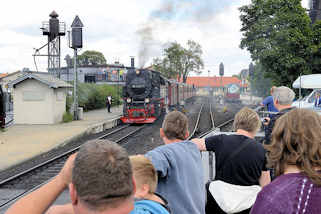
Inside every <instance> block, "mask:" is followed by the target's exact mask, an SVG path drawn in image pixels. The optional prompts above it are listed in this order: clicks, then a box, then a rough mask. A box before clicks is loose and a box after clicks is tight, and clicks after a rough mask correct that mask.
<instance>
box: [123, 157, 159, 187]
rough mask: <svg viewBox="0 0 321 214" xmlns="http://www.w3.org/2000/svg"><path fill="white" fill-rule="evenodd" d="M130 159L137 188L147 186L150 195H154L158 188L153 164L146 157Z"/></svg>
mask: <svg viewBox="0 0 321 214" xmlns="http://www.w3.org/2000/svg"><path fill="white" fill-rule="evenodd" d="M129 159H130V163H131V165H132V169H133V174H134V178H135V181H136V185H137V187H138V188H140V187H141V186H142V185H144V184H147V185H148V186H149V193H154V192H155V191H156V187H157V172H156V170H155V168H154V166H153V164H152V162H151V161H150V160H149V159H148V158H146V157H145V156H144V155H134V156H130V157H129Z"/></svg>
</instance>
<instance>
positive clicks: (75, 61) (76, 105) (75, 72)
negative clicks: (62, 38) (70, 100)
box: [74, 48, 78, 120]
mask: <svg viewBox="0 0 321 214" xmlns="http://www.w3.org/2000/svg"><path fill="white" fill-rule="evenodd" d="M74 120H78V97H77V49H76V48H75V49H74Z"/></svg>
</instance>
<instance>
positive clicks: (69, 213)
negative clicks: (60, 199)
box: [46, 204, 74, 214]
mask: <svg viewBox="0 0 321 214" xmlns="http://www.w3.org/2000/svg"><path fill="white" fill-rule="evenodd" d="M46 214H74V209H73V207H72V204H65V205H56V206H52V207H50V208H49V209H48V211H47V212H46Z"/></svg>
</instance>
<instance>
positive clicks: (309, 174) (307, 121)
mask: <svg viewBox="0 0 321 214" xmlns="http://www.w3.org/2000/svg"><path fill="white" fill-rule="evenodd" d="M266 149H267V150H268V151H269V155H268V165H270V167H273V168H275V169H276V175H277V176H278V177H277V178H276V179H275V180H274V181H273V182H272V183H270V184H269V185H267V186H265V187H264V188H263V190H262V191H261V192H260V193H259V195H258V196H257V199H256V202H255V204H254V206H253V208H252V210H251V213H252V214H256V213H259V214H262V213H264V214H269V213H298V214H303V213H306V214H316V213H321V201H320V200H321V117H320V115H318V114H317V113H315V112H314V111H311V110H308V109H294V110H292V111H290V112H288V113H286V114H285V115H283V116H282V117H280V118H279V119H278V120H277V122H276V124H275V127H274V129H273V132H272V144H271V145H269V146H266Z"/></svg>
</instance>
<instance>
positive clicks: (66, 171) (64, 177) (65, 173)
mask: <svg viewBox="0 0 321 214" xmlns="http://www.w3.org/2000/svg"><path fill="white" fill-rule="evenodd" d="M76 155H77V153H75V154H72V155H70V156H69V158H68V159H67V160H66V162H65V164H64V166H63V168H62V169H61V171H60V172H59V174H58V177H59V178H60V179H61V181H62V182H63V184H64V185H65V186H68V184H69V183H70V182H71V177H72V168H73V167H74V161H75V158H76Z"/></svg>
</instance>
